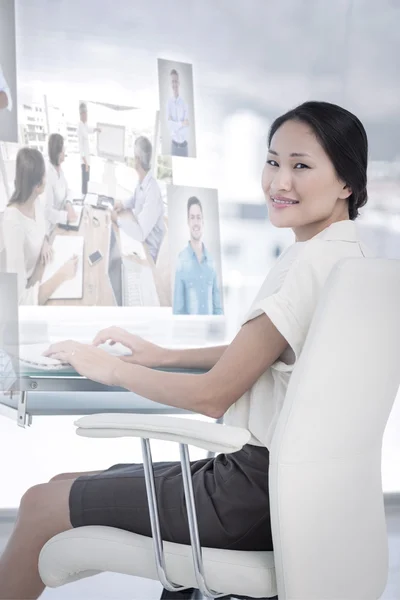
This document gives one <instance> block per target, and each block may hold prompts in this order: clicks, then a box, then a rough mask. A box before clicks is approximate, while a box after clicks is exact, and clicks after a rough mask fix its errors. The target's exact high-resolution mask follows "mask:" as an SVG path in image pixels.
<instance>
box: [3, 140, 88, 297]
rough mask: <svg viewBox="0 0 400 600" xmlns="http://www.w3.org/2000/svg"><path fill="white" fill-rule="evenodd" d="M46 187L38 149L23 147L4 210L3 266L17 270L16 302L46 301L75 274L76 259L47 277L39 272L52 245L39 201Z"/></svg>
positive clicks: (46, 261) (49, 257)
mask: <svg viewBox="0 0 400 600" xmlns="http://www.w3.org/2000/svg"><path fill="white" fill-rule="evenodd" d="M44 188H45V164H44V159H43V156H42V154H41V153H40V152H39V150H35V149H33V148H22V149H21V150H19V152H18V154H17V164H16V174H15V190H14V193H13V195H12V196H11V199H10V201H9V203H8V205H7V208H6V210H5V211H4V216H3V223H2V227H3V238H4V247H5V250H6V265H7V266H6V270H7V272H8V273H17V274H18V299H19V304H45V303H46V302H47V300H48V299H49V298H50V296H51V295H52V294H53V292H54V291H55V290H56V289H57V288H58V287H59V286H60V285H61V284H62V283H63V282H64V281H66V280H68V279H72V278H73V277H74V276H75V273H76V269H77V264H78V259H77V258H76V257H75V258H72V259H70V260H69V261H67V262H66V263H65V264H64V265H63V266H62V267H61V268H60V269H59V270H58V271H57V272H56V273H55V275H53V277H51V278H50V279H49V280H48V281H46V282H45V283H43V284H40V277H39V275H40V273H41V271H42V270H43V266H45V265H46V264H47V263H48V262H49V261H50V260H52V249H51V246H50V244H49V242H48V239H47V236H46V221H45V217H44V213H43V210H42V209H41V207H40V203H39V201H38V198H39V196H40V195H41V194H42V193H43V191H44Z"/></svg>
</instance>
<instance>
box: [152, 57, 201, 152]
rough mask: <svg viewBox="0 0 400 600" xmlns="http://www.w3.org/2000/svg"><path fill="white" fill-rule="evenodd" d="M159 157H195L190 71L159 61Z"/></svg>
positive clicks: (170, 62)
mask: <svg viewBox="0 0 400 600" xmlns="http://www.w3.org/2000/svg"><path fill="white" fill-rule="evenodd" d="M158 84H159V97H160V132H161V154H165V155H168V154H170V155H171V156H182V157H190V158H195V157H196V133H195V114H194V90H193V69H192V65H191V64H188V63H181V62H176V61H171V60H164V59H161V58H159V59H158Z"/></svg>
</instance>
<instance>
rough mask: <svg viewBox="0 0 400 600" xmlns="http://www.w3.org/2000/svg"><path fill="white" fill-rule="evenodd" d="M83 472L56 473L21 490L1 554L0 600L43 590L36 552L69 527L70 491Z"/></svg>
mask: <svg viewBox="0 0 400 600" xmlns="http://www.w3.org/2000/svg"><path fill="white" fill-rule="evenodd" d="M84 474H86V473H65V474H62V475H58V476H56V477H55V478H53V479H52V480H51V481H50V482H49V483H44V484H40V485H35V486H34V487H32V488H30V489H29V490H28V491H27V492H26V493H25V494H24V496H23V497H22V500H21V504H20V508H19V511H18V517H17V521H16V524H15V527H14V531H13V533H12V535H11V537H10V540H9V542H8V544H7V546H6V548H5V550H4V552H3V554H2V555H1V557H0V600H14V599H18V600H20V599H21V598H23V599H24V600H28V599H29V600H31V599H35V598H38V597H39V596H40V594H41V593H42V592H43V590H44V587H45V586H44V584H43V582H42V580H41V579H40V576H39V571H38V560H39V553H40V551H41V549H42V548H43V546H44V545H45V543H46V542H47V541H48V540H49V539H51V538H52V537H53V536H55V535H57V534H58V533H61V532H63V531H67V530H68V529H72V525H71V521H70V518H69V493H70V489H71V486H72V484H73V482H74V480H75V478H76V477H75V476H80V475H84ZM64 475H65V478H64Z"/></svg>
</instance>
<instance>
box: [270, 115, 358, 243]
mask: <svg viewBox="0 0 400 600" xmlns="http://www.w3.org/2000/svg"><path fill="white" fill-rule="evenodd" d="M262 188H263V191H264V194H265V198H266V201H267V206H268V213H269V218H270V221H271V223H272V224H273V225H275V227H290V228H292V229H293V230H294V233H295V234H296V240H297V241H305V240H307V239H310V238H311V237H313V236H314V235H316V234H317V233H319V232H320V231H322V230H323V229H325V227H327V226H328V225H330V224H331V223H333V222H335V221H340V220H343V219H348V218H349V213H348V204H347V200H346V198H348V196H350V194H351V190H350V189H349V188H347V187H346V185H345V182H343V181H341V180H340V179H339V178H338V176H337V174H336V171H335V169H334V166H333V164H332V162H331V161H330V159H329V157H328V156H327V154H326V153H325V150H324V149H323V148H322V146H321V144H320V143H319V141H318V140H317V138H316V136H315V134H314V132H313V131H312V129H311V128H310V127H309V126H308V125H306V124H305V123H302V122H299V121H286V122H285V123H284V124H283V125H282V126H281V127H280V128H279V129H278V130H277V131H276V132H275V134H274V136H273V138H272V140H271V145H270V148H269V151H268V156H267V162H266V164H265V167H264V170H263V174H262Z"/></svg>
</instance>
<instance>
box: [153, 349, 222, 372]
mask: <svg viewBox="0 0 400 600" xmlns="http://www.w3.org/2000/svg"><path fill="white" fill-rule="evenodd" d="M227 348H228V346H210V347H208V348H182V350H181V349H179V350H175V349H170V348H163V349H162V350H163V355H162V356H163V359H162V360H161V364H160V365H158V366H160V367H171V368H174V367H176V368H182V369H190V368H192V369H211V368H212V367H214V366H215V365H216V363H217V362H218V361H219V359H220V358H221V356H222V355H223V353H224V352H225V350H226V349H227Z"/></svg>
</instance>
